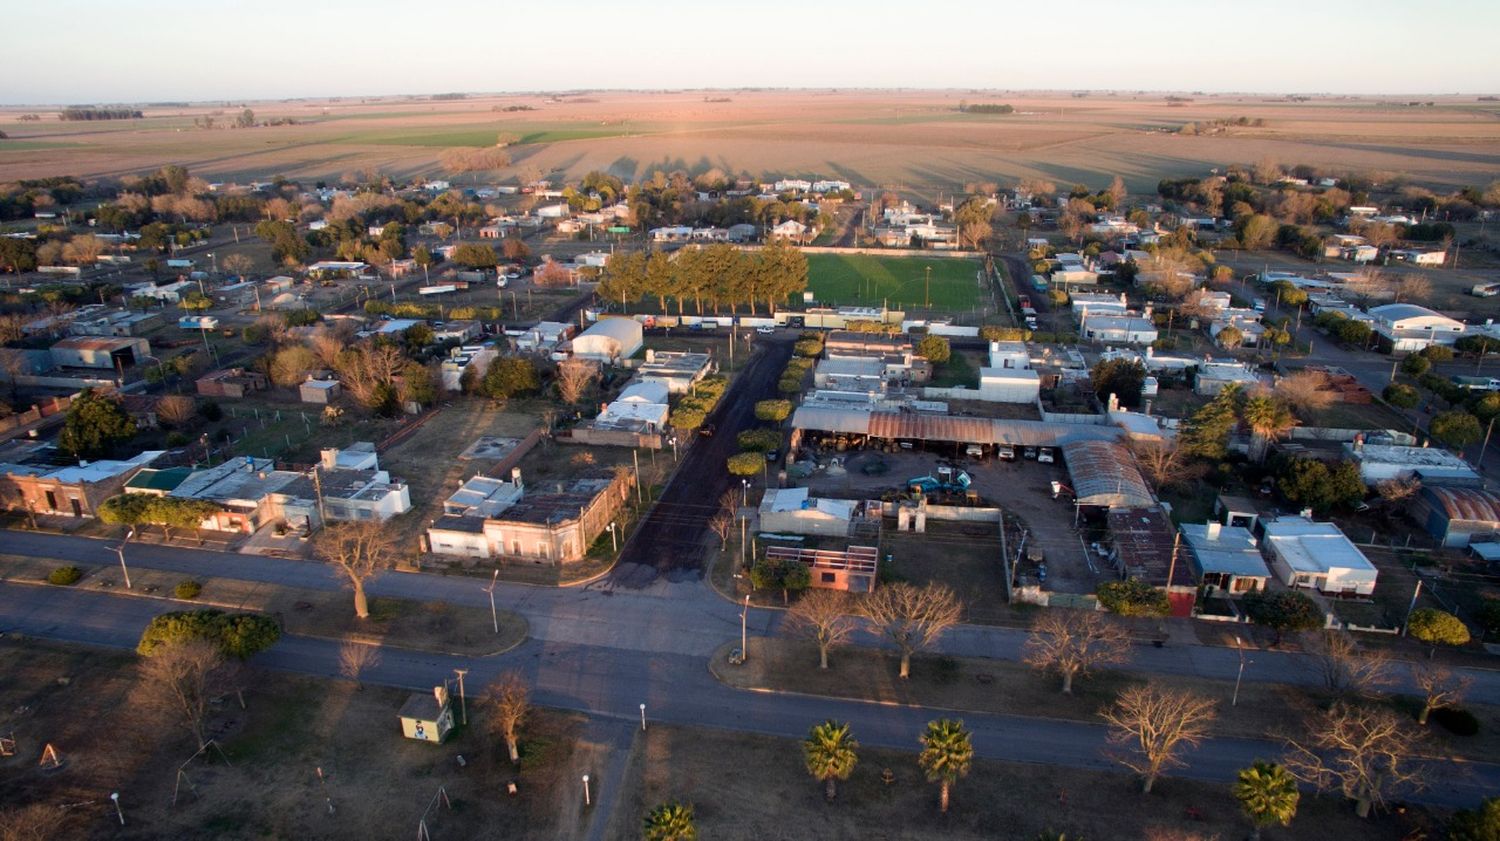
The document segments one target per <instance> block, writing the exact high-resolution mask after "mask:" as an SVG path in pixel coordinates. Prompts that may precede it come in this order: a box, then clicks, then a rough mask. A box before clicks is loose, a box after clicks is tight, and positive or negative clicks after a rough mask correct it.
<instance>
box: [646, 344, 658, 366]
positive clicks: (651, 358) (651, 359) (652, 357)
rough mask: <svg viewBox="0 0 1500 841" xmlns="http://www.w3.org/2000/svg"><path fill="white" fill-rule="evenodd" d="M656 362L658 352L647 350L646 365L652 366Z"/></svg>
mask: <svg viewBox="0 0 1500 841" xmlns="http://www.w3.org/2000/svg"><path fill="white" fill-rule="evenodd" d="M655 362H656V351H654V350H652V349H651V348H646V364H648V365H649V364H652V363H655Z"/></svg>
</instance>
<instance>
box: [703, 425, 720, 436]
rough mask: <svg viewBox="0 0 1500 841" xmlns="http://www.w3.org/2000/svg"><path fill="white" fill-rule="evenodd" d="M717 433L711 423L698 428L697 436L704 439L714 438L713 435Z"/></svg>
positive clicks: (716, 429)
mask: <svg viewBox="0 0 1500 841" xmlns="http://www.w3.org/2000/svg"><path fill="white" fill-rule="evenodd" d="M717 431H718V428H717V427H715V426H714V425H713V424H711V423H705V424H704V425H702V426H700V427H698V434H699V435H702V436H703V437H704V438H712V437H714V433H715V432H717Z"/></svg>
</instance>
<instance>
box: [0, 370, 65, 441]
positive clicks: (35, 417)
mask: <svg viewBox="0 0 1500 841" xmlns="http://www.w3.org/2000/svg"><path fill="white" fill-rule="evenodd" d="M75 384H76V383H75ZM71 405H73V395H64V396H62V397H48V398H44V399H43V400H41V401H39V402H37V403H35V404H33V405H32V407H31V408H30V409H27V410H26V411H24V412H17V413H15V414H14V415H11V416H10V417H6V418H0V439H7V438H11V437H14V436H15V435H17V434H19V433H20V432H22V431H24V430H25V429H26V428H27V427H29V426H31V425H32V424H34V423H37V422H39V421H41V420H42V419H43V418H49V417H52V416H54V415H59V414H62V413H63V412H66V411H68V407H69V406H71Z"/></svg>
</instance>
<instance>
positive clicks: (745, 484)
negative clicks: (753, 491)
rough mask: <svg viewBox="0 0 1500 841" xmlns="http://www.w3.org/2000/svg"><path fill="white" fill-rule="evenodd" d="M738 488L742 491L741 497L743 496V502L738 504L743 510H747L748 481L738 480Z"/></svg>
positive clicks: (748, 504)
mask: <svg viewBox="0 0 1500 841" xmlns="http://www.w3.org/2000/svg"><path fill="white" fill-rule="evenodd" d="M740 488H741V489H742V490H743V494H742V496H743V500H744V501H743V502H741V503H740V505H742V506H743V507H745V508H749V507H750V480H749V479H741V480H740Z"/></svg>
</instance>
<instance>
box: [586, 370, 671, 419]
mask: <svg viewBox="0 0 1500 841" xmlns="http://www.w3.org/2000/svg"><path fill="white" fill-rule="evenodd" d="M668 394H670V392H669V391H668V389H667V385H666V383H662V382H654V381H647V382H635V383H631V384H630V385H628V386H626V387H625V390H624V391H621V392H620V396H619V397H616V398H615V399H614V402H612V403H610V404H609V405H608V406H605V407H604V411H603V412H601V413H600V414H599V417H598V418H597V419H596V420H595V425H596V426H621V427H624V426H640V425H645V426H646V428H647V430H648V431H656V430H659V429H663V428H665V427H666V425H667V416H668V415H669V414H670V413H671V409H670V406H669V404H668V402H667V401H668Z"/></svg>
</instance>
